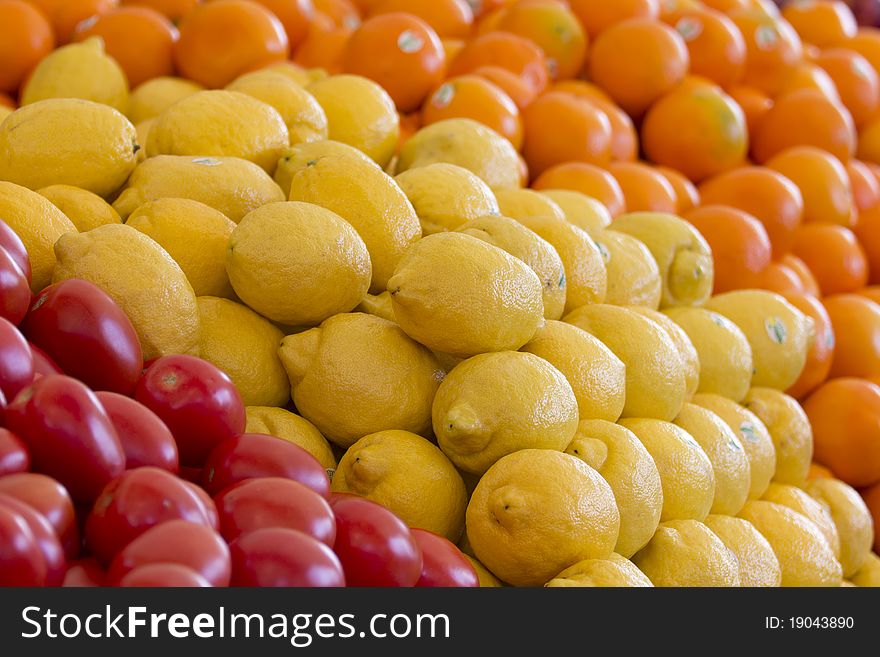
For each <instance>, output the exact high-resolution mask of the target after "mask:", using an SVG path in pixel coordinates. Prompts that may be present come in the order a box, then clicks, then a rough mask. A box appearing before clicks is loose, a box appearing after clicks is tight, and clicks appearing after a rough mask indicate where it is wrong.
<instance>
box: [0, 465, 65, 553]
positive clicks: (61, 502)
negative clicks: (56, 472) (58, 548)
mask: <svg viewBox="0 0 880 657" xmlns="http://www.w3.org/2000/svg"><path fill="white" fill-rule="evenodd" d="M0 493H2V494H4V495H9V496H10V497H14V498H15V499H17V500H20V501H22V502H24V503H25V504H28V505H30V506H32V507H33V508H34V509H35V510H36V511H37V512H39V513H40V514H41V515H42V516H43V517H44V518H46V520H48V521H49V524H50V525H52V528H53V529H54V530H55V534H56V535H57V536H58V539H59V540H60V541H61V545H62V546H63V547H64V553H65V555H67V558H68V560H72V559H75V558H76V556H77V555H78V554H79V527H78V526H77V522H76V511H75V510H74V507H73V500H71V499H70V495H69V494H68V492H67V489H66V488H64V486H62V485H61V484H60V483H58V482H57V481H55V480H54V479H52V478H51V477H47V476H46V475H42V474H38V473H36V472H22V473H20V474H13V475H8V476H6V477H0Z"/></svg>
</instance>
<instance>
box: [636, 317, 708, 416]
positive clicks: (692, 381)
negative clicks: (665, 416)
mask: <svg viewBox="0 0 880 657" xmlns="http://www.w3.org/2000/svg"><path fill="white" fill-rule="evenodd" d="M627 307H628V308H629V309H630V310H632V311H633V312H636V313H638V314H639V315H642V316H643V317H647V318H648V319H650V320H651V321H653V322H654V323H655V324H657V325H659V326H660V328H662V329H663V330H664V331H666V333H667V334H668V335H669V337H670V338H672V342H673V344H675V348H676V350H677V351H678V355H679V356H681V363H682V365H683V366H684V383H685V399H686V400H690V399H691V398H692V397H693V396H694V395H695V394H696V392H697V387H699V384H700V356H699V354H697V350H696V348H695V347H694V343H693V342H691V339H690V337H688V334H687V333H685V331H684V329H682V328H681V327H680V326H679V325H678V324H676V323H675V322H673V321H672V320H671V319H669V317H668V316H667V315H664V314H663V313H661V312H659V311H657V310H652V309H651V308H646V307H644V306H627Z"/></svg>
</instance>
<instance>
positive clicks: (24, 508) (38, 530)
mask: <svg viewBox="0 0 880 657" xmlns="http://www.w3.org/2000/svg"><path fill="white" fill-rule="evenodd" d="M0 507H4V508H6V509H9V510H10V511H12V512H13V513H17V514H18V515H19V516H21V517H22V518H24V521H25V522H26V523H27V525H28V527H29V528H30V530H31V533H32V534H33V536H34V539H36V541H37V546H38V547H39V548H40V552H42V554H43V560H44V561H45V562H46V586H61V583H62V582H63V581H64V573H66V572H67V559H65V558H64V550H63V549H62V548H61V543H59V542H58V536H56V535H55V530H54V529H53V528H52V525H50V524H49V521H48V520H46V518H44V517H43V516H42V515H41V514H39V513H37V512H36V510H34V508H33V507H32V506H30V505H28V504H25V503H24V502H22V501H20V500H17V499H15V498H14V497H10V496H9V495H3V494H0Z"/></svg>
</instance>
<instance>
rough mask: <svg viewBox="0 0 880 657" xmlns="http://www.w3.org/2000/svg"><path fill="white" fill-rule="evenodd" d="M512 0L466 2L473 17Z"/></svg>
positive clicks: (480, 15)
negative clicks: (472, 12)
mask: <svg viewBox="0 0 880 657" xmlns="http://www.w3.org/2000/svg"><path fill="white" fill-rule="evenodd" d="M361 1H367V2H369V1H372V2H376V0H361ZM514 2H516V0H468V4H469V5H470V6H471V9H473V11H474V18H482V17H483V16H485V15H486V14H491V13H492V12H494V11H497V10H499V9H503V8H504V7H506V6H507V5H511V4H513V3H514Z"/></svg>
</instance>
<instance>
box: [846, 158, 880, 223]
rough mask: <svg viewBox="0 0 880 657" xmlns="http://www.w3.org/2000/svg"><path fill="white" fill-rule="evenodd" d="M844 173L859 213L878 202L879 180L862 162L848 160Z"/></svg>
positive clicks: (879, 199) (879, 194) (879, 196)
mask: <svg viewBox="0 0 880 657" xmlns="http://www.w3.org/2000/svg"><path fill="white" fill-rule="evenodd" d="M846 175H847V177H848V178H849V184H850V188H851V189H852V195H853V203H855V208H856V210H858V211H859V212H860V213H861V212H864V211H865V210H869V209H871V208H873V207H874V206H875V205H877V204H878V203H880V182H878V181H877V178H876V176H874V173H873V172H872V171H871V169H870V168H869V167H868V165H867V164H865V163H864V162H860V161H859V160H850V161H849V162H847V163H846Z"/></svg>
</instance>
